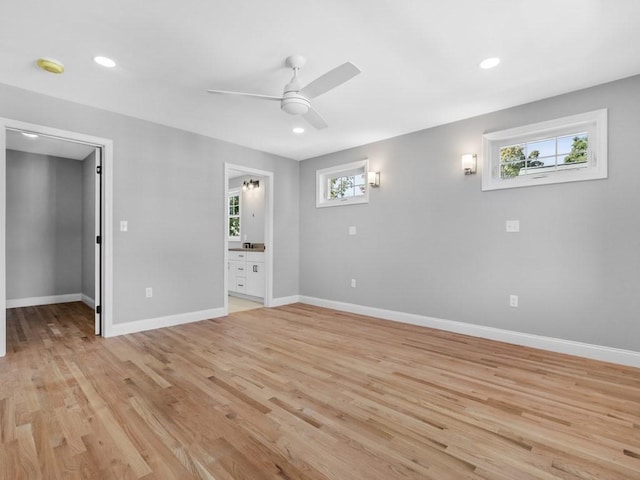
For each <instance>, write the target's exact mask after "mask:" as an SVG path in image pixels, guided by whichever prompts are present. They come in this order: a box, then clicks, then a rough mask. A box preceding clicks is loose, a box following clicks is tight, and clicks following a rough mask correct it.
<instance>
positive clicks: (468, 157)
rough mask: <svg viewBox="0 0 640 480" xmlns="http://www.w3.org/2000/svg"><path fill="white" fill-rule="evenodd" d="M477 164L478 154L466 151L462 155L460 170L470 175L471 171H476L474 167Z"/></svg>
mask: <svg viewBox="0 0 640 480" xmlns="http://www.w3.org/2000/svg"><path fill="white" fill-rule="evenodd" d="M477 166H478V156H477V155H476V154H474V153H467V154H465V155H462V170H463V171H464V174H465V175H471V174H472V173H476V168H477Z"/></svg>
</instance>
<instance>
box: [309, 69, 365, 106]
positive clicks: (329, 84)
mask: <svg viewBox="0 0 640 480" xmlns="http://www.w3.org/2000/svg"><path fill="white" fill-rule="evenodd" d="M359 73H360V69H359V68H358V67H356V66H355V65H354V64H353V63H351V62H347V63H343V64H342V65H340V66H339V67H336V68H334V69H333V70H330V71H329V72H327V73H325V74H324V75H321V76H319V77H318V78H316V79H315V80H314V81H313V82H311V83H310V84H309V85H307V86H306V87H304V88H303V89H302V90H300V95H303V96H305V97H306V98H314V97H317V96H318V95H322V94H323V93H325V92H328V91H329V90H331V89H333V88H336V87H337V86H338V85H342V84H343V83H344V82H346V81H347V80H350V79H352V78H353V77H355V76H356V75H358V74H359Z"/></svg>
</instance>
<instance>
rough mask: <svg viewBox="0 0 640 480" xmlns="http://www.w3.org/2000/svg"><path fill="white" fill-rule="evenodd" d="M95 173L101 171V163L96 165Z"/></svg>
mask: <svg viewBox="0 0 640 480" xmlns="http://www.w3.org/2000/svg"><path fill="white" fill-rule="evenodd" d="M96 173H97V174H98V175H100V174H101V173H102V165H96Z"/></svg>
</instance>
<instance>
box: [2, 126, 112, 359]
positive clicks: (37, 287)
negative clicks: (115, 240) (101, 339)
mask: <svg viewBox="0 0 640 480" xmlns="http://www.w3.org/2000/svg"><path fill="white" fill-rule="evenodd" d="M0 125H2V126H3V127H4V128H3V132H1V133H2V134H1V135H0V198H1V199H0V205H1V207H2V208H0V229H1V232H0V259H2V262H0V263H1V266H0V277H1V279H0V356H3V355H5V354H6V339H7V335H6V309H7V308H16V307H28V306H37V305H46V304H54V303H66V302H73V301H82V302H83V303H85V304H86V305H88V306H89V307H90V308H92V309H93V310H94V315H93V321H94V325H93V327H94V328H93V329H94V333H95V334H96V335H102V336H108V332H109V328H110V325H111V315H110V312H111V308H110V307H111V290H112V289H111V288H110V282H111V251H112V248H111V236H112V234H111V229H110V222H109V221H108V218H111V195H110V192H111V190H112V183H111V181H110V179H109V181H107V178H109V175H107V173H110V172H111V168H110V166H111V160H112V142H111V141H110V140H107V139H102V138H98V137H91V136H87V135H84V134H78V133H75V132H69V131H62V130H58V129H53V128H50V127H45V126H40V125H33V124H27V123H24V122H19V121H15V120H10V119H0Z"/></svg>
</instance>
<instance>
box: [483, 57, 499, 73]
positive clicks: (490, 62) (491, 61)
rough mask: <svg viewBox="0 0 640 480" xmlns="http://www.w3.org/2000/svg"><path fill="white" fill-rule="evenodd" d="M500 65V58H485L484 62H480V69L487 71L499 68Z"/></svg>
mask: <svg viewBox="0 0 640 480" xmlns="http://www.w3.org/2000/svg"><path fill="white" fill-rule="evenodd" d="M499 63H500V59H499V58H498V57H491V58H485V59H484V60H483V61H481V62H480V65H479V66H480V68H482V69H484V70H487V69H489V68H493V67H496V66H498V64H499Z"/></svg>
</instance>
